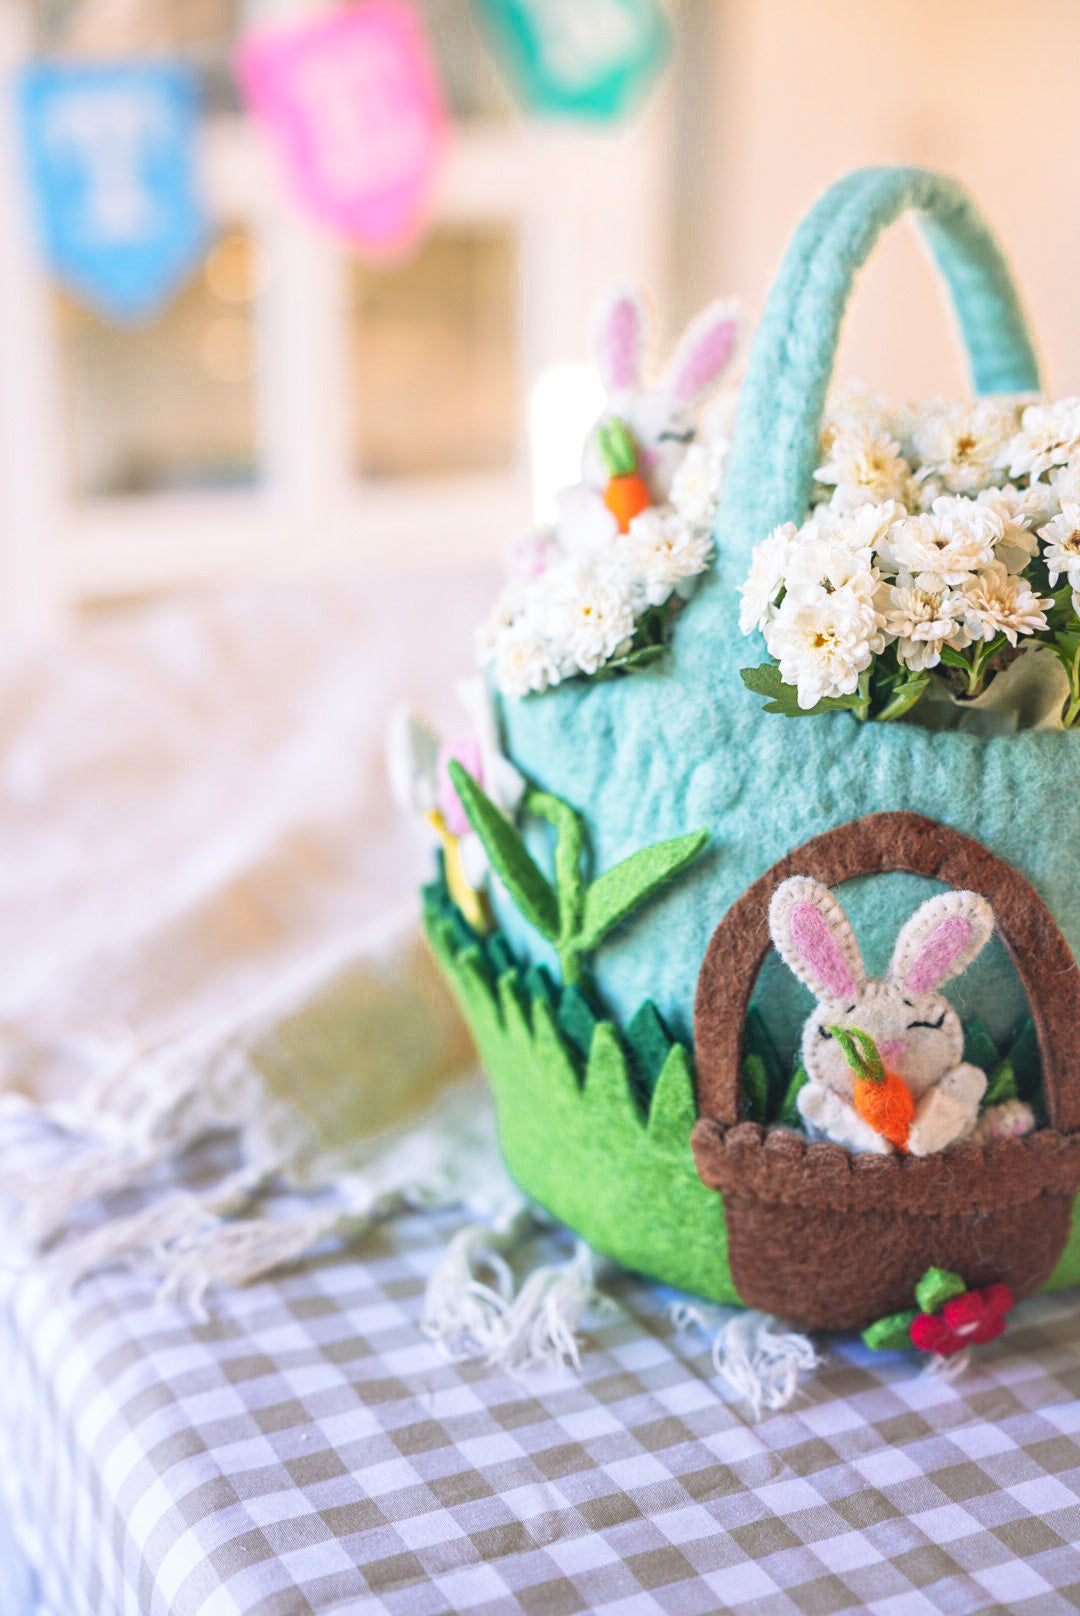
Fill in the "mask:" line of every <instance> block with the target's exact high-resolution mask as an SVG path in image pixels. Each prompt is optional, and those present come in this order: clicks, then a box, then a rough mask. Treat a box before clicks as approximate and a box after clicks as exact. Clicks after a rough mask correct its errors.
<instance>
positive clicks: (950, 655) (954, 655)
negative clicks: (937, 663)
mask: <svg viewBox="0 0 1080 1616" xmlns="http://www.w3.org/2000/svg"><path fill="white" fill-rule="evenodd" d="M941 660H942V662H944V663H945V665H946V666H947V667H949V668H961V669H962V670H963V672H964V673H970V672H971V663H970V662H969V661H968V659H967V657H966V656H964V655H963V654H962V653H961V652H960V651H957V650H955V649H954V648H953V647H952V646H951V645H943V646H942V647H941Z"/></svg>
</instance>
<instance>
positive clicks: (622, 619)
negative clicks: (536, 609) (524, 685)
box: [541, 561, 634, 673]
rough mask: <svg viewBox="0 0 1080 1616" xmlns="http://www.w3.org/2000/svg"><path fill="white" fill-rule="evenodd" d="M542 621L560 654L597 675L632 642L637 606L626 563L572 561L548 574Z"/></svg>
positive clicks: (568, 660) (584, 670)
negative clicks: (597, 672)
mask: <svg viewBox="0 0 1080 1616" xmlns="http://www.w3.org/2000/svg"><path fill="white" fill-rule="evenodd" d="M541 582H547V584H548V587H547V589H545V590H544V600H543V605H542V612H543V617H542V622H543V626H544V629H545V631H546V634H547V637H548V639H549V640H550V642H551V644H552V646H553V647H554V650H555V652H556V655H557V656H558V657H559V658H560V660H561V659H563V658H565V659H566V661H567V662H570V663H572V664H573V665H574V667H575V668H576V669H578V670H580V672H582V673H595V672H596V671H597V669H598V668H600V667H601V666H602V665H603V664H604V663H605V662H607V661H608V660H609V659H610V658H611V657H613V656H614V655H615V653H616V652H617V651H619V650H621V649H622V648H623V646H624V644H625V643H627V642H629V640H630V638H631V637H632V635H633V632H634V606H633V594H632V588H631V583H630V579H629V575H628V572H627V569H626V567H625V566H624V565H621V564H618V563H616V564H608V565H605V564H604V563H603V562H588V561H571V562H569V563H568V564H567V565H565V566H562V567H558V568H556V569H554V571H549V572H547V573H545V574H544V578H543V580H541Z"/></svg>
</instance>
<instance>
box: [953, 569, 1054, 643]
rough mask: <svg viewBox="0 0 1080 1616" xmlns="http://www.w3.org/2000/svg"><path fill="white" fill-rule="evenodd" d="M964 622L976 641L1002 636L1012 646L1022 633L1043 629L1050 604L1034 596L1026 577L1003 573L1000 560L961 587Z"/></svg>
mask: <svg viewBox="0 0 1080 1616" xmlns="http://www.w3.org/2000/svg"><path fill="white" fill-rule="evenodd" d="M964 597H965V599H964V620H965V622H966V623H967V626H968V628H969V629H970V630H971V633H972V637H973V638H974V639H977V640H992V639H993V638H994V636H995V634H1004V636H1005V638H1006V639H1007V640H1008V642H1009V644H1010V645H1015V644H1016V642H1017V640H1018V638H1019V637H1020V635H1021V634H1034V633H1036V631H1037V630H1039V629H1044V628H1045V627H1046V612H1047V609H1048V608H1049V607H1050V606H1052V605H1053V601H1050V600H1044V599H1043V597H1042V596H1041V595H1037V594H1036V593H1035V591H1034V590H1033V589H1032V588H1031V586H1030V584H1029V583H1028V582H1027V579H1026V578H1018V577H1016V576H1015V574H1012V573H1009V572H1007V571H1006V570H1005V565H1004V563H1003V562H1001V561H992V562H991V563H990V565H989V566H988V567H984V568H983V570H982V572H980V573H979V575H978V577H976V578H969V579H968V580H967V582H966V584H965V586H964Z"/></svg>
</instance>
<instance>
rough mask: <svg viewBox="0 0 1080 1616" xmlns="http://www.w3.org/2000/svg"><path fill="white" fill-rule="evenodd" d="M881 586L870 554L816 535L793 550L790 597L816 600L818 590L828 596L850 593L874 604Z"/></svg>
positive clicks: (788, 582)
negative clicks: (876, 592) (840, 592)
mask: <svg viewBox="0 0 1080 1616" xmlns="http://www.w3.org/2000/svg"><path fill="white" fill-rule="evenodd" d="M878 582H879V578H878V574H877V572H876V571H875V569H874V568H873V566H872V565H871V564H870V557H869V554H868V553H867V552H866V551H856V550H849V549H848V547H847V546H846V545H844V544H838V543H836V541H835V540H834V539H824V538H821V537H820V536H819V535H816V534H815V535H814V536H813V537H810V538H803V537H802V536H801V535H800V536H799V537H798V538H797V539H796V541H795V543H794V544H793V545H792V547H791V554H790V556H789V557H788V565H787V573H786V575H785V583H786V585H787V590H788V594H789V595H792V596H795V597H797V598H804V597H811V596H815V595H816V592H817V591H818V590H823V591H824V592H825V593H826V594H833V593H838V592H839V591H841V590H848V591H849V592H850V593H851V594H852V595H857V596H859V597H861V598H863V599H866V600H872V598H873V595H874V591H875V590H876V589H877V586H878Z"/></svg>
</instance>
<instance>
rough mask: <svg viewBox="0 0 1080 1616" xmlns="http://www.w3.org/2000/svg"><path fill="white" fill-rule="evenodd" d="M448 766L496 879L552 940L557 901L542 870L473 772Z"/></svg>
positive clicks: (452, 763)
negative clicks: (478, 783) (482, 789)
mask: <svg viewBox="0 0 1080 1616" xmlns="http://www.w3.org/2000/svg"><path fill="white" fill-rule="evenodd" d="M449 768H450V778H451V780H452V781H453V783H454V789H455V791H456V792H457V794H458V796H459V797H460V798H461V806H462V807H463V808H464V810H465V813H466V816H467V818H468V821H469V824H470V825H471V826H472V828H473V830H474V831H475V832H476V834H477V835H478V836H479V838H480V840H481V841H482V842H483V844H484V851H485V852H486V853H487V856H488V858H489V859H490V860H491V864H492V868H493V869H494V871H495V873H496V875H497V876H498V877H499V880H500V881H501V882H502V884H503V886H504V887H505V888H506V890H507V892H509V894H510V896H511V897H512V898H513V900H514V902H515V903H516V904H517V906H518V908H519V909H520V910H521V913H522V914H523V915H524V916H525V919H526V920H527V921H528V922H529V924H530V926H535V927H536V929H537V931H538V932H539V933H540V935H541V937H546V938H547V940H548V941H549V942H554V941H555V940H556V938H557V937H558V935H559V904H558V900H557V898H556V896H555V894H554V892H553V891H552V890H551V887H550V886H549V884H548V882H547V880H546V878H545V876H544V874H543V872H542V871H541V870H540V868H539V866H538V865H537V864H536V862H535V861H534V859H533V857H532V855H531V854H530V852H529V850H528V848H527V847H526V846H525V843H524V842H523V841H522V839H521V837H520V836H519V835H518V833H517V831H516V830H515V829H514V827H513V825H512V824H511V823H510V821H509V820H508V819H507V818H506V816H505V815H504V814H502V813H500V811H499V809H498V808H496V806H495V804H494V803H493V802H492V801H491V799H490V798H489V797H487V796H486V795H485V794H484V792H483V791H481V789H480V787H479V786H478V785H477V783H476V781H475V780H474V779H473V777H472V775H471V774H469V773H468V771H467V770H466V769H463V768H462V766H461V764H460V763H458V762H457V760H456V759H451V761H450V765H449Z"/></svg>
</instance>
